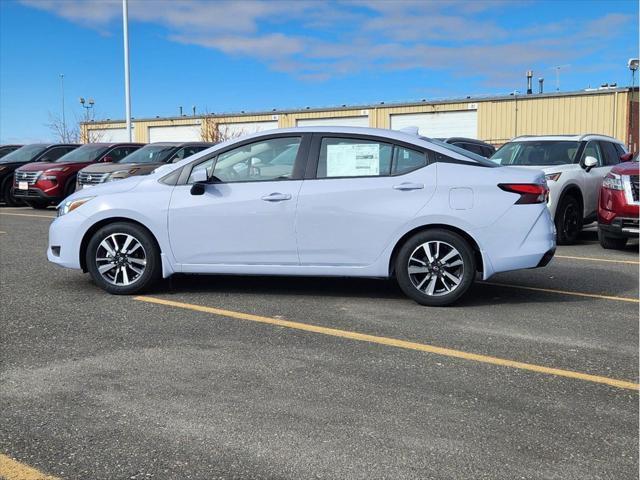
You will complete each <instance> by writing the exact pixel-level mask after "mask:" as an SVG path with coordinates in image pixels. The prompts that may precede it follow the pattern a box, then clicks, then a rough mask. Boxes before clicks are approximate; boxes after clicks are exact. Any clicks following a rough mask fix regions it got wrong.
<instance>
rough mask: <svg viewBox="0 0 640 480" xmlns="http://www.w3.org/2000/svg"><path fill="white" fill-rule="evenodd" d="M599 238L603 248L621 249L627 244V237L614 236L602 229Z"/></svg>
mask: <svg viewBox="0 0 640 480" xmlns="http://www.w3.org/2000/svg"><path fill="white" fill-rule="evenodd" d="M598 240H600V245H601V246H602V248H606V249H607V250H621V249H623V248H624V247H625V245H626V244H627V239H626V238H620V237H612V236H611V235H607V234H606V233H605V232H603V231H602V230H600V229H598Z"/></svg>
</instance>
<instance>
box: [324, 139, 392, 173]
mask: <svg viewBox="0 0 640 480" xmlns="http://www.w3.org/2000/svg"><path fill="white" fill-rule="evenodd" d="M392 152H393V146H392V145H391V144H388V143H381V142H375V141H369V140H359V139H345V138H323V139H322V144H321V147H320V157H319V159H318V170H317V178H336V177H372V176H385V175H389V174H390V173H391V154H392Z"/></svg>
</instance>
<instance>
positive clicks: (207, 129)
mask: <svg viewBox="0 0 640 480" xmlns="http://www.w3.org/2000/svg"><path fill="white" fill-rule="evenodd" d="M638 121H639V118H638V88H637V87H636V88H634V89H632V88H630V87H620V88H618V87H615V86H603V87H600V88H597V89H587V90H581V91H574V92H554V93H537V94H536V93H532V94H511V95H503V96H485V97H465V98H455V99H448V100H437V101H434V100H429V99H423V100H420V101H414V102H405V103H385V102H380V103H378V104H372V105H353V106H348V105H342V106H340V107H327V108H304V109H282V110H279V109H274V110H271V111H268V112H264V111H263V112H244V111H243V112H240V113H237V112H236V113H225V114H207V115H198V114H196V115H182V116H177V117H166V118H160V117H156V118H142V119H138V118H135V119H133V120H132V128H133V135H132V138H133V140H134V141H136V142H144V143H147V142H159V141H200V140H206V141H211V140H215V139H219V138H223V139H224V138H233V137H238V136H241V135H245V134H251V133H255V132H260V131H264V130H271V129H275V128H288V127H296V126H297V127H306V126H319V125H322V126H331V125H343V126H354V127H374V128H391V129H401V128H404V127H408V126H415V127H418V128H419V130H420V133H421V134H422V135H425V136H428V137H434V138H438V137H454V136H456V137H469V138H477V139H480V140H484V141H486V142H488V143H492V144H494V145H501V144H503V143H505V142H507V141H509V140H510V139H511V138H513V137H516V136H518V135H561V134H581V133H598V134H604V135H609V136H612V137H615V138H618V139H619V140H622V141H623V142H624V143H625V144H627V145H629V147H630V148H631V149H632V150H633V151H637V150H638ZM82 132H83V138H85V139H90V140H91V141H102V142H120V141H127V140H128V136H127V132H126V126H125V122H124V120H104V121H92V122H89V123H84V124H83V125H82ZM216 133H217V135H216Z"/></svg>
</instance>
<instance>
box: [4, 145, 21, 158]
mask: <svg viewBox="0 0 640 480" xmlns="http://www.w3.org/2000/svg"><path fill="white" fill-rule="evenodd" d="M21 146H22V145H0V158H2V157H4V156H5V155H7V154H9V153H11V152H13V151H14V150H17V149H19V148H20V147H21Z"/></svg>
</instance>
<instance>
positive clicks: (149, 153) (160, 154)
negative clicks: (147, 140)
mask: <svg viewBox="0 0 640 480" xmlns="http://www.w3.org/2000/svg"><path fill="white" fill-rule="evenodd" d="M175 150H176V146H175V145H145V146H144V147H142V148H140V149H139V150H136V151H135V152H133V153H131V154H129V155H127V156H126V157H124V158H123V159H122V160H121V162H122V163H163V162H166V161H167V159H168V158H169V157H170V156H171V155H172V154H173V153H174V152H175Z"/></svg>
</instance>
